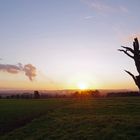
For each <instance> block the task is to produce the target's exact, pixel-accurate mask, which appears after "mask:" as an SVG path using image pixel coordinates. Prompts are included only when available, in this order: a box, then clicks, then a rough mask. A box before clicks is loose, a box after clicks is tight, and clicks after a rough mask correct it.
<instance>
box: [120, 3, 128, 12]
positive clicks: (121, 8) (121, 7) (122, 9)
mask: <svg viewBox="0 0 140 140" xmlns="http://www.w3.org/2000/svg"><path fill="white" fill-rule="evenodd" d="M119 8H120V10H121V11H122V12H123V13H129V10H128V9H127V8H126V7H125V6H123V5H121V6H120V7H119Z"/></svg>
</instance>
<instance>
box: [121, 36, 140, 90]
mask: <svg viewBox="0 0 140 140" xmlns="http://www.w3.org/2000/svg"><path fill="white" fill-rule="evenodd" d="M121 47H122V48H123V49H119V51H121V52H124V53H125V54H126V55H127V56H129V57H130V58H132V59H133V60H134V62H135V66H136V69H137V71H138V73H139V75H138V76H134V75H133V74H132V73H131V72H129V71H127V70H125V72H127V73H128V74H129V75H130V76H131V77H132V78H133V80H134V82H135V84H136V85H137V87H138V88H139V91H140V50H139V42H138V39H137V38H134V41H133V49H132V48H130V47H125V46H121Z"/></svg>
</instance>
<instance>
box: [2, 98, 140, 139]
mask: <svg viewBox="0 0 140 140" xmlns="http://www.w3.org/2000/svg"><path fill="white" fill-rule="evenodd" d="M2 108H3V109H2ZM0 114H1V115H0V124H2V125H0V126H3V129H5V133H2V131H1V136H0V140H139V139H140V97H119V98H118V97H114V98H75V99H74V98H71V99H47V100H0ZM25 118H26V119H27V121H25V120H26V119H25ZM28 118H29V119H28ZM24 119H25V120H24ZM19 120H20V121H21V122H24V121H25V123H24V124H22V125H21V124H20V121H19ZM16 123H19V124H20V125H17V126H14V127H13V125H14V124H16ZM8 126H9V127H10V128H11V129H10V130H9V129H8V130H7V132H6V129H7V127H8Z"/></svg>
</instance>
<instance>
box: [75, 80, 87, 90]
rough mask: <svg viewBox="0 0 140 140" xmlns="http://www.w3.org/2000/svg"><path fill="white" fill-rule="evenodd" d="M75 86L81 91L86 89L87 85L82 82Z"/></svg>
mask: <svg viewBox="0 0 140 140" xmlns="http://www.w3.org/2000/svg"><path fill="white" fill-rule="evenodd" d="M77 85H78V88H79V89H81V90H85V89H87V88H88V85H87V84H86V83H84V82H79V83H78V84H77Z"/></svg>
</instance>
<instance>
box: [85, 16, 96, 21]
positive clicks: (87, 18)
mask: <svg viewBox="0 0 140 140" xmlns="http://www.w3.org/2000/svg"><path fill="white" fill-rule="evenodd" d="M93 18H94V17H93V16H85V17H84V19H86V20H90V19H93Z"/></svg>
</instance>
